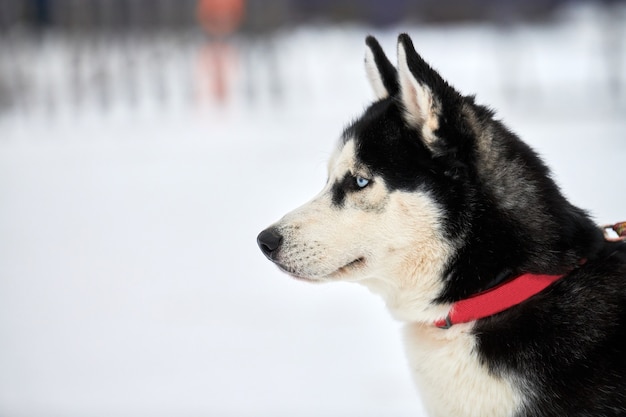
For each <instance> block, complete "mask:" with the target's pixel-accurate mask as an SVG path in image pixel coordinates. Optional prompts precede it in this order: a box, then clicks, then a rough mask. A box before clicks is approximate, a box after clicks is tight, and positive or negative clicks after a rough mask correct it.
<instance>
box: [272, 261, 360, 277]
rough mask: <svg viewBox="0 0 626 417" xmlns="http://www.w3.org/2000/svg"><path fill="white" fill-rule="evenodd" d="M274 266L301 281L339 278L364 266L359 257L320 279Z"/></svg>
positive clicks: (284, 267)
mask: <svg viewBox="0 0 626 417" xmlns="http://www.w3.org/2000/svg"><path fill="white" fill-rule="evenodd" d="M276 265H277V266H278V268H280V269H281V270H282V271H283V272H285V273H287V274H289V275H291V276H292V277H293V278H296V279H299V280H303V281H324V280H327V279H336V278H341V277H342V276H344V275H346V274H348V273H351V272H354V271H355V270H358V269H359V268H362V267H363V266H364V265H365V258H364V257H362V256H361V257H359V258H357V259H355V260H353V261H351V262H348V263H347V264H345V265H344V266H342V267H339V268H337V269H336V270H335V271H333V272H331V273H330V274H328V275H325V276H320V277H316V276H307V275H303V274H301V273H298V272H295V271H294V270H292V269H290V268H288V267H286V266H284V265H281V264H279V263H276Z"/></svg>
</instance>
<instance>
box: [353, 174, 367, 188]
mask: <svg viewBox="0 0 626 417" xmlns="http://www.w3.org/2000/svg"><path fill="white" fill-rule="evenodd" d="M354 180H355V181H356V185H357V187H359V188H365V187H366V186H367V184H369V183H370V180H368V179H367V178H363V177H359V176H356V177H355V178H354Z"/></svg>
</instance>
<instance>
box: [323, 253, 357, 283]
mask: <svg viewBox="0 0 626 417" xmlns="http://www.w3.org/2000/svg"><path fill="white" fill-rule="evenodd" d="M364 265H365V258H364V257H362V256H361V257H360V258H356V259H355V260H354V261H352V262H349V263H347V264H345V265H344V266H342V267H341V268H338V269H337V270H336V271H335V272H333V273H331V274H330V275H329V277H331V278H335V277H340V276H342V275H345V274H347V273H349V272H353V271H355V270H357V269H359V268H362V267H363V266H364Z"/></svg>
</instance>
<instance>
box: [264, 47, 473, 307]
mask: <svg viewBox="0 0 626 417" xmlns="http://www.w3.org/2000/svg"><path fill="white" fill-rule="evenodd" d="M367 46H368V48H367V51H366V58H365V66H366V71H367V74H368V78H369V80H370V83H371V85H372V87H373V89H374V92H375V94H376V96H377V100H376V101H375V102H374V103H373V104H371V105H370V106H369V107H368V108H367V109H366V110H365V112H364V114H363V115H362V116H361V117H359V118H358V119H357V120H356V121H355V122H353V123H352V124H350V125H349V126H348V127H347V128H346V129H345V131H344V132H343V134H342V136H341V138H340V140H339V142H338V146H337V148H336V149H335V151H334V153H333V155H332V157H331V158H330V161H329V164H328V180H327V182H326V185H325V187H324V188H323V189H322V191H321V192H320V193H319V194H318V195H317V196H316V197H314V198H313V199H312V200H311V201H310V202H308V203H307V204H305V205H303V206H302V207H300V208H298V209H296V210H294V211H292V212H291V213H288V214H287V215H285V216H284V217H283V218H282V219H281V220H280V221H278V222H277V223H275V224H274V225H272V226H271V227H269V228H268V229H266V230H264V231H263V232H261V233H260V234H259V236H258V239H257V240H258V244H259V246H260V248H261V249H262V251H263V253H264V254H265V255H266V257H267V258H268V259H270V260H271V261H272V262H274V263H275V264H276V265H277V266H278V267H279V268H280V269H282V270H283V271H285V272H286V273H288V274H290V275H292V276H294V277H296V278H300V279H303V280H307V281H313V282H317V281H334V280H348V281H359V282H362V283H364V284H366V285H367V286H368V287H370V288H371V289H373V290H374V291H376V292H380V293H381V294H382V295H383V296H384V297H385V298H386V299H387V302H388V304H390V307H391V308H392V310H394V306H397V307H400V306H401V305H402V309H405V308H406V304H407V303H409V304H411V306H412V307H411V309H415V308H417V309H425V308H426V306H428V305H430V304H431V302H432V301H433V300H434V299H436V298H437V296H438V295H439V294H440V293H441V291H442V278H441V277H442V274H443V273H444V269H445V266H446V263H447V261H448V259H449V258H450V256H451V255H452V253H453V252H454V248H455V243H454V241H455V240H454V239H453V238H452V237H453V235H454V233H450V231H451V230H455V225H454V224H455V223H458V222H459V221H460V219H459V218H456V219H455V220H451V219H450V218H449V217H450V216H449V209H448V207H447V206H448V205H450V204H462V200H463V198H464V195H463V193H462V192H461V190H462V188H463V187H462V182H463V171H464V166H463V164H462V163H459V161H458V160H456V159H455V160H454V161H453V162H451V159H450V158H449V153H450V149H451V148H454V146H456V145H453V144H451V143H446V144H444V143H440V142H441V141H442V140H444V139H445V140H450V139H454V140H458V139H459V138H457V137H456V136H458V135H459V133H458V132H457V131H456V130H457V129H458V128H457V126H454V125H453V124H454V123H456V120H444V118H442V114H443V113H442V110H443V109H446V112H447V113H452V114H454V113H455V112H458V111H459V109H460V106H462V104H463V98H462V97H461V96H460V95H459V94H458V93H457V92H456V91H455V90H454V89H452V87H450V86H449V85H448V84H447V83H446V82H445V81H443V79H442V78H441V77H440V76H439V74H437V72H435V71H434V70H432V69H431V68H430V67H429V66H428V64H426V63H425V62H424V61H423V60H422V59H421V57H420V56H419V55H418V54H417V53H416V52H415V49H414V48H413V45H412V43H411V40H410V38H409V37H408V36H406V35H401V36H400V38H399V41H398V65H397V69H396V68H395V67H394V66H393V65H392V64H391V63H390V62H389V60H388V59H387V57H386V56H385V54H384V53H383V51H382V49H381V47H380V45H379V44H378V42H377V41H376V40H375V39H374V38H372V37H368V38H367ZM441 133H444V134H447V135H448V136H450V135H452V133H453V135H452V136H453V137H450V138H440V134H441ZM454 151H458V149H455V150H454ZM439 190H446V193H442V192H441V191H439ZM444 194H445V195H444ZM396 310H397V309H396ZM399 314H400V315H402V314H401V313H399ZM413 314H414V312H413ZM435 315H440V313H439V312H437V313H435Z"/></svg>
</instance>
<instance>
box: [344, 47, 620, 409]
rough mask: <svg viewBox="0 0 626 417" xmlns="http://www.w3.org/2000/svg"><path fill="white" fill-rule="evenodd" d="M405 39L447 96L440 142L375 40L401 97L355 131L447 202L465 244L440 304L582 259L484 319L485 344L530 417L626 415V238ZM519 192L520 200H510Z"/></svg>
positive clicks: (391, 166) (368, 115)
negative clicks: (406, 97) (488, 163)
mask: <svg viewBox="0 0 626 417" xmlns="http://www.w3.org/2000/svg"><path fill="white" fill-rule="evenodd" d="M399 42H400V43H401V44H402V45H403V46H404V47H405V50H406V52H407V62H408V65H409V69H410V71H411V73H412V74H413V76H414V77H415V78H416V80H417V81H418V82H420V83H421V84H425V85H427V86H428V87H429V88H430V90H431V91H432V92H433V95H434V97H435V100H436V102H437V105H438V108H439V112H440V113H439V119H438V121H439V128H438V129H437V130H436V131H435V132H434V133H435V134H436V136H437V138H438V140H437V142H436V143H434V144H432V146H428V145H427V144H425V143H424V140H423V139H424V138H422V137H421V133H420V130H419V129H417V128H415V127H411V126H409V125H408V124H407V123H406V122H405V121H404V120H403V111H404V108H403V106H402V104H401V102H400V99H399V97H398V91H399V87H398V80H397V74H396V72H395V70H394V71H392V70H391V69H390V68H389V67H390V66H391V64H390V63H389V61H388V60H387V59H386V57H385V58H383V57H384V54H383V53H382V50H381V49H380V46H379V45H378V43H377V42H376V41H375V40H373V38H368V40H367V43H368V45H369V46H370V48H372V50H373V51H374V56H375V58H376V64H377V65H378V67H379V70H380V72H381V74H382V75H383V80H384V84H385V86H386V88H387V90H388V91H389V93H390V96H389V97H388V98H386V99H383V100H380V101H377V102H375V103H373V104H372V105H371V106H370V107H369V108H368V109H367V110H366V111H365V113H364V114H363V116H362V117H360V118H359V119H358V120H357V121H355V122H354V123H352V124H351V125H350V126H349V127H348V128H347V129H346V130H345V132H344V137H345V138H354V139H355V140H356V145H357V156H358V159H359V160H360V161H361V162H362V163H363V164H364V165H366V166H367V167H368V168H369V169H371V170H372V171H373V172H374V173H375V174H376V175H380V176H382V177H383V178H384V180H385V182H386V184H387V185H388V187H390V188H391V190H409V191H410V190H417V189H419V190H424V191H427V192H429V193H431V195H432V196H433V197H434V198H435V199H436V200H437V201H438V202H440V204H441V205H442V206H443V207H444V209H445V213H446V218H445V225H446V229H445V230H446V233H447V235H448V237H449V238H450V239H452V240H456V241H458V242H460V243H459V244H460V249H459V250H458V252H457V253H456V255H455V256H454V257H453V259H451V260H450V262H449V264H448V265H447V273H446V282H445V288H444V290H443V291H442V293H441V294H440V295H439V298H438V299H437V300H433V302H453V301H457V300H460V299H463V298H466V297H468V296H470V295H472V294H475V293H478V292H480V291H483V290H485V289H487V288H490V287H491V286H493V285H495V284H496V283H497V281H498V277H500V278H503V277H509V276H514V275H518V274H521V273H524V272H531V273H542V274H558V273H565V272H566V271H569V270H572V269H574V271H573V272H571V273H569V274H568V275H567V276H566V277H565V278H563V279H561V280H560V281H558V282H557V283H555V284H554V285H552V286H551V287H550V288H549V289H547V290H546V291H544V292H542V293H541V294H539V295H538V296H536V297H533V298H532V299H531V300H529V301H527V302H525V303H523V304H521V305H519V306H516V307H514V308H511V309H509V310H507V311H505V312H503V313H500V314H497V315H495V316H493V317H490V318H487V319H483V320H480V321H479V323H478V324H477V326H476V327H475V332H476V336H477V338H478V340H479V346H478V354H479V356H480V357H481V359H482V360H483V361H484V363H485V364H486V365H487V366H488V367H489V369H490V370H491V371H492V372H493V373H494V374H496V375H505V374H506V375H511V374H512V375H514V376H515V380H516V381H519V384H520V386H521V387H522V389H523V391H524V392H525V393H526V394H527V395H528V398H529V401H528V402H527V404H525V406H524V408H523V410H521V411H520V412H519V414H518V415H519V416H520V417H521V416H528V417H530V416H555V417H556V416H559V417H563V416H623V415H626V244H624V243H608V242H605V241H604V239H603V236H602V233H601V231H600V230H599V228H598V227H597V226H596V225H595V224H594V223H593V222H592V220H591V219H590V218H589V216H588V215H587V213H586V212H584V211H583V210H581V209H579V208H577V207H575V206H573V205H572V204H570V203H569V202H568V201H567V199H566V198H565V197H564V196H563V194H562V193H561V191H560V190H559V188H558V186H557V185H556V184H555V183H554V181H553V180H552V179H551V177H550V173H549V170H548V168H547V167H546V166H545V164H544V163H543V162H542V161H541V159H540V158H539V157H538V156H537V154H536V153H535V152H534V151H533V150H532V149H530V148H529V147H528V146H527V145H526V144H525V143H523V142H522V141H521V140H520V139H519V138H518V137H517V136H516V135H515V134H513V133H512V132H510V131H509V130H508V129H507V128H506V127H505V126H504V125H503V124H501V123H500V122H498V121H496V120H494V118H493V113H492V112H491V111H490V110H489V109H487V108H485V107H483V106H480V105H477V104H475V102H474V98H473V97H466V96H462V95H461V94H459V93H458V92H457V91H456V90H454V89H453V88H452V87H451V86H450V85H448V83H447V82H446V81H444V80H443V79H442V78H441V77H440V75H439V74H438V73H437V72H436V71H434V70H433V69H432V68H431V67H430V66H429V65H428V64H427V63H426V62H425V61H424V60H423V59H422V58H421V57H420V56H419V55H418V54H417V53H416V52H415V50H414V48H413V44H412V42H411V40H410V38H409V37H408V36H407V35H401V36H400V37H399ZM391 67H393V66H391ZM392 82H393V83H394V84H393V85H389V84H390V83H392ZM487 130H488V131H489V132H490V137H491V138H492V140H493V144H492V147H491V148H490V149H491V150H492V151H493V152H494V154H495V156H494V157H493V158H494V160H493V164H494V165H495V166H496V168H497V167H499V168H500V169H502V170H504V169H506V168H507V167H515V172H514V174H511V175H510V176H509V177H502V178H500V179H499V180H498V179H497V178H496V177H497V176H496V175H491V171H490V168H485V166H484V161H481V159H480V154H479V151H480V149H479V148H480V144H479V142H478V141H479V138H478V136H479V134H480V132H483V131H487ZM481 164H482V165H481ZM498 178H499V177H498ZM497 181H500V182H499V183H498V182H497ZM524 186H525V188H524ZM503 190H504V191H503ZM507 192H510V193H511V194H509V195H514V196H516V197H517V198H518V199H519V205H516V206H515V207H513V208H511V207H510V204H509V205H504V204H502V199H503V193H504V196H505V197H506V195H507V194H506V193H507ZM337 195H338V197H337V200H338V201H339V200H340V198H339V194H337ZM584 261H586V263H585V264H584V265H583V266H579V263H580V262H584ZM450 395H454V393H450Z"/></svg>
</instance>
